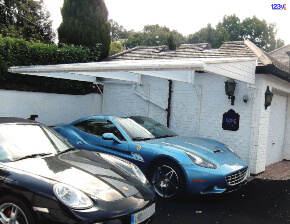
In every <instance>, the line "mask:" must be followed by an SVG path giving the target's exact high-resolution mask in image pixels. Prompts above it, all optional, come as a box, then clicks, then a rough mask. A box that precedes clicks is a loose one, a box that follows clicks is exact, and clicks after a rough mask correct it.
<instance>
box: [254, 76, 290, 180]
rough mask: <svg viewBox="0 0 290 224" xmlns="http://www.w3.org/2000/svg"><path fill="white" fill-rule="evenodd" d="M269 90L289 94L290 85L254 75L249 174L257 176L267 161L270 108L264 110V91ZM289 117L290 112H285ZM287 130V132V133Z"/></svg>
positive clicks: (278, 80)
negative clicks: (252, 126)
mask: <svg viewBox="0 0 290 224" xmlns="http://www.w3.org/2000/svg"><path fill="white" fill-rule="evenodd" d="M267 86H269V88H270V90H271V91H273V89H274V90H276V91H281V92H284V93H285V94H289V93H290V84H289V83H288V82H285V81H282V80H280V79H278V78H276V77H273V76H271V75H263V74H256V87H257V99H256V104H255V107H254V123H253V124H254V127H255V128H254V132H253V137H252V139H253V142H252V153H251V154H252V160H251V164H252V166H251V173H254V174H257V173H261V172H263V171H264V170H265V166H266V159H267V146H268V136H269V120H270V112H271V106H270V107H268V108H267V110H265V106H264V104H265V91H266V89H267ZM286 113H287V116H288V117H289V113H290V110H287V112H286ZM286 123H287V122H286ZM289 125H290V124H289V123H287V125H286V131H285V139H286V138H287V139H288V138H289ZM287 130H288V131H287Z"/></svg>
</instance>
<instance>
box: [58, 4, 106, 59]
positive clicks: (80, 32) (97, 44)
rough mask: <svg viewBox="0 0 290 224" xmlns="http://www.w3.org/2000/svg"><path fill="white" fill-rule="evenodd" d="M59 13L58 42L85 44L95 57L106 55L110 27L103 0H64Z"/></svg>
mask: <svg viewBox="0 0 290 224" xmlns="http://www.w3.org/2000/svg"><path fill="white" fill-rule="evenodd" d="M61 14H62V19H63V21H62V23H61V25H60V27H59V28H58V34H59V42H60V43H65V44H74V45H82V46H86V47H88V48H90V49H91V50H92V52H93V53H94V52H96V59H98V57H100V59H103V58H106V57H107V56H108V54H109V50H110V43H111V37H110V31H111V27H110V23H109V22H108V11H107V8H106V5H105V3H104V1H103V0H86V1H84V0H64V3H63V7H62V9H61Z"/></svg>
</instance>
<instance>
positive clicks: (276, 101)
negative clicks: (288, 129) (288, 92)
mask: <svg viewBox="0 0 290 224" xmlns="http://www.w3.org/2000/svg"><path fill="white" fill-rule="evenodd" d="M270 107H271V112H270V123H269V134H268V147H267V161H266V165H270V164H273V163H276V162H279V161H281V160H283V152H284V135H285V123H286V107H287V97H286V96H282V95H278V94H277V93H274V96H273V101H272V105H271V106H270Z"/></svg>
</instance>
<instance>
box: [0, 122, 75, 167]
mask: <svg viewBox="0 0 290 224" xmlns="http://www.w3.org/2000/svg"><path fill="white" fill-rule="evenodd" d="M70 148H73V146H72V145H71V144H70V143H68V142H67V141H65V140H64V139H63V138H62V137H60V136H59V135H58V134H57V133H56V132H55V131H53V130H51V129H50V128H47V127H44V126H42V125H39V124H1V125H0V162H11V161H16V160H19V159H24V158H30V157H36V156H44V155H50V154H56V153H59V152H62V151H65V150H68V149H70Z"/></svg>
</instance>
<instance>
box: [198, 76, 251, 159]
mask: <svg viewBox="0 0 290 224" xmlns="http://www.w3.org/2000/svg"><path fill="white" fill-rule="evenodd" d="M227 79H228V78H227V77H224V76H219V75H215V74H209V73H204V74H203V73H202V74H197V75H196V83H197V84H199V85H201V86H202V103H201V113H200V129H199V136H200V137H206V138H211V139H215V140H218V141H220V142H223V143H225V144H227V145H228V146H230V147H231V148H232V149H234V150H235V151H236V153H237V154H238V155H239V156H240V157H241V158H242V159H243V160H244V161H245V162H247V163H248V162H249V152H250V142H251V123H252V107H253V97H254V92H253V89H252V88H248V87H247V84H246V83H244V82H241V81H236V82H237V85H236V90H235V97H236V99H235V104H234V105H233V106H232V105H231V100H230V99H228V96H227V95H226V94H225V83H224V82H225V81H227ZM245 94H246V95H248V97H249V100H248V102H247V103H245V102H244V101H243V96H244V95H245ZM230 109H233V110H234V111H235V112H236V113H238V114H239V115H240V123H239V130H237V131H228V130H223V128H222V121H223V114H224V113H226V112H228V111H229V110H230Z"/></svg>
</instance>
